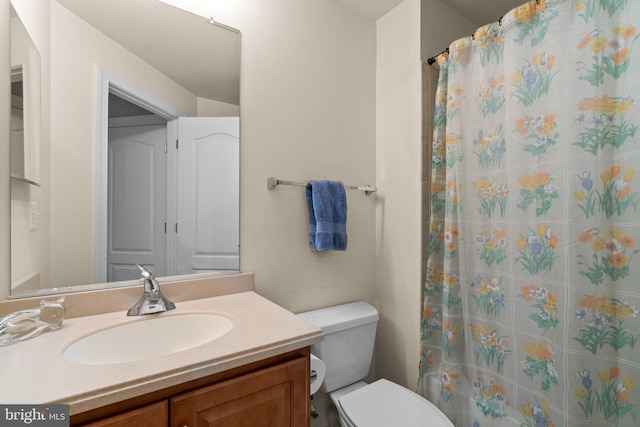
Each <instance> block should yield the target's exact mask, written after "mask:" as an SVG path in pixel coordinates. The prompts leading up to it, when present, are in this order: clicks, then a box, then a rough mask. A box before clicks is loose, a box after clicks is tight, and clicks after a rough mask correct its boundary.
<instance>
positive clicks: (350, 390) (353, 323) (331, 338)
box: [298, 301, 453, 427]
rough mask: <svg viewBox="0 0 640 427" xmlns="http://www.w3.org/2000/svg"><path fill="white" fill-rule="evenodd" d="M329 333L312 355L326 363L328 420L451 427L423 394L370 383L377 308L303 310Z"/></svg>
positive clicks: (367, 425)
mask: <svg viewBox="0 0 640 427" xmlns="http://www.w3.org/2000/svg"><path fill="white" fill-rule="evenodd" d="M298 316H299V317H301V318H302V319H304V320H306V321H307V322H309V323H311V324H313V325H315V326H317V327H319V328H320V329H322V331H323V332H324V340H323V341H321V342H319V343H316V344H313V345H312V346H311V353H312V354H313V355H315V356H316V357H318V358H319V359H320V360H322V361H323V362H324V365H325V367H326V372H325V377H324V381H323V382H322V385H321V386H320V390H322V391H324V392H325V393H327V394H328V396H329V398H330V399H328V405H327V414H326V416H327V420H329V421H331V420H332V419H335V418H336V416H335V412H337V414H338V417H337V418H339V423H340V426H342V427H388V426H403V427H412V426H416V427H417V426H420V427H425V426H429V427H449V426H451V427H452V426H453V424H452V423H451V421H449V419H448V418H447V417H446V416H445V415H444V414H443V413H442V412H441V411H440V410H439V409H438V408H436V407H435V405H433V404H432V403H431V402H429V401H428V400H427V399H425V398H423V397H422V396H420V395H418V394H416V393H414V392H412V391H411V390H408V389H406V388H404V387H402V386H400V385H398V384H395V383H393V382H391V381H388V380H385V379H380V380H378V381H375V382H373V383H371V384H367V383H365V382H363V381H362V380H363V379H364V378H365V377H366V376H367V374H368V372H369V366H370V365H371V357H372V355H373V345H374V342H375V336H376V325H377V323H378V312H377V311H376V309H375V308H374V307H373V306H371V305H370V304H367V303H366V302H363V301H359V302H354V303H351V304H343V305H338V306H334V307H328V308H324V309H320V310H314V311H308V312H306V313H300V314H298Z"/></svg>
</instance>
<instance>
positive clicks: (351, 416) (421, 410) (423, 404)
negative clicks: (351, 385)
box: [338, 379, 453, 427]
mask: <svg viewBox="0 0 640 427" xmlns="http://www.w3.org/2000/svg"><path fill="white" fill-rule="evenodd" d="M338 402H339V405H340V406H341V408H340V409H341V410H342V411H341V412H342V414H343V416H346V418H347V419H345V420H344V421H345V422H347V423H348V424H350V425H352V426H354V427H388V426H392V425H398V426H400V425H401V426H403V427H413V426H416V427H424V426H425V421H427V420H428V421H429V425H430V426H434V427H435V426H438V427H440V426H442V427H445V426H447V427H448V426H451V427H453V424H452V423H451V421H449V419H448V418H447V417H446V416H445V415H444V414H443V413H442V412H440V410H439V409H438V408H436V407H435V405H434V404H433V403H431V402H429V401H428V400H427V399H425V398H423V397H422V396H419V395H418V394H416V393H414V392H412V391H411V390H408V389H406V388H404V387H402V386H400V385H398V384H395V383H393V382H391V381H388V380H385V379H382V380H378V381H376V382H374V383H371V384H369V385H367V386H365V387H362V388H359V389H357V390H355V391H352V392H351V393H347V394H345V395H344V396H341V397H340V398H339V399H338Z"/></svg>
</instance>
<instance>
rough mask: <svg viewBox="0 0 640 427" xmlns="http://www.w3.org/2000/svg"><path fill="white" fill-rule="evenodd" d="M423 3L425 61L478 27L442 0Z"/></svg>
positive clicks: (423, 50) (422, 33)
mask: <svg viewBox="0 0 640 427" xmlns="http://www.w3.org/2000/svg"><path fill="white" fill-rule="evenodd" d="M421 3H422V9H421V12H420V13H421V19H422V22H421V40H422V43H421V48H420V50H421V52H422V60H423V61H425V62H426V61H427V59H429V58H431V57H432V56H435V55H437V54H439V53H440V52H442V51H443V50H445V49H446V48H447V47H449V45H450V44H451V42H453V41H454V40H457V39H459V38H460V37H464V36H469V35H471V34H473V33H474V32H475V30H476V29H477V28H478V25H476V24H474V23H473V22H471V21H470V20H469V19H467V18H465V17H464V16H462V15H460V14H459V13H458V12H456V11H455V10H453V9H451V7H449V6H448V5H446V4H444V3H442V2H441V1H440V0H421ZM523 3H524V0H523Z"/></svg>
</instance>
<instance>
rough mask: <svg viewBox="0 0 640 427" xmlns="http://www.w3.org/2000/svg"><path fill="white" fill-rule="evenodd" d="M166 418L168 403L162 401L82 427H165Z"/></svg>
mask: <svg viewBox="0 0 640 427" xmlns="http://www.w3.org/2000/svg"><path fill="white" fill-rule="evenodd" d="M168 418H169V405H168V402H167V401H166V400H164V401H162V402H158V403H154V404H153V405H148V406H144V407H142V408H138V409H134V410H132V411H129V412H125V413H123V414H120V415H115V416H113V417H109V418H105V419H103V420H100V421H96V422H93V423H91V424H85V426H84V427H122V426H136V427H166V425H167V419H168Z"/></svg>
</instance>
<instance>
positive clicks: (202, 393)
mask: <svg viewBox="0 0 640 427" xmlns="http://www.w3.org/2000/svg"><path fill="white" fill-rule="evenodd" d="M309 376H310V369H309V348H308V347H307V348H304V349H300V350H296V351H293V352H291V353H286V354H284V355H281V356H276V357H273V358H270V359H266V360H262V361H260V362H256V363H252V364H250V365H246V366H242V367H240V368H235V369H232V370H229V371H225V372H222V373H219V374H215V375H212V376H210V377H206V378H202V379H198V380H194V381H190V382H188V383H185V384H180V385H178V386H175V387H171V388H168V389H165V390H160V391H157V392H153V393H150V394H148V395H144V396H140V397H137V398H134V399H130V400H127V401H125V402H119V403H117V404H113V405H109V406H107V407H104V408H98V409H96V410H93V411H89V412H86V413H82V414H76V415H73V416H72V417H71V425H72V426H90V427H112V426H113V427H115V426H141V427H156V426H157V427H159V426H163V427H164V426H170V427H183V426H188V427H222V426H224V427H235V426H238V427H240V426H246V427H271V426H277V427H286V426H291V427H301V426H308V425H309V414H310V407H309ZM159 399H160V400H159Z"/></svg>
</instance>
